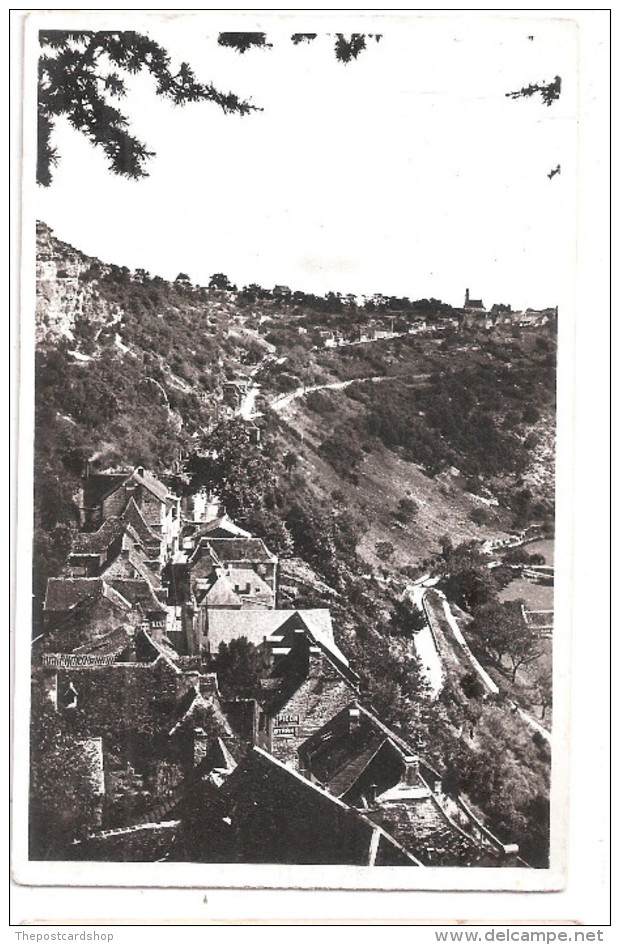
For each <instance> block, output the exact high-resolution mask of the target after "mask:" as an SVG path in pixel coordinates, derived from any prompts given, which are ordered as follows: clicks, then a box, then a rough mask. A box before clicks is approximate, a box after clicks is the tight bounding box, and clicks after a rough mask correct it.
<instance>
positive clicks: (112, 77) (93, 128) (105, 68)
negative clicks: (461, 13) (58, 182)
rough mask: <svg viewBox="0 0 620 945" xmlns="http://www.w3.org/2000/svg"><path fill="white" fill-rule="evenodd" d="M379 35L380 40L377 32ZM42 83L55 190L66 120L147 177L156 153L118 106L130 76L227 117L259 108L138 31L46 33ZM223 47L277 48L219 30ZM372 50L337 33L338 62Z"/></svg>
mask: <svg viewBox="0 0 620 945" xmlns="http://www.w3.org/2000/svg"><path fill="white" fill-rule="evenodd" d="M369 35H371V36H374V39H375V40H376V41H377V42H378V41H379V39H380V38H381V36H380V35H379V34H369ZM315 36H316V34H314V33H295V34H293V36H292V37H291V39H292V41H293V43H294V44H295V45H298V44H299V43H300V42H304V41H307V42H309V41H310V40H311V39H314V38H315ZM39 43H40V46H41V50H42V53H41V56H40V58H39V84H38V106H37V115H38V153H37V182H38V183H39V184H41V185H42V186H44V187H49V185H50V184H51V182H52V176H53V168H54V167H55V166H56V164H57V163H58V160H59V155H58V151H57V150H56V148H55V147H54V146H53V144H52V133H53V131H54V127H55V124H56V121H57V120H58V119H59V118H61V117H62V118H66V119H67V120H68V121H69V123H70V124H71V125H72V126H73V128H75V129H76V130H77V131H79V132H81V133H82V134H83V135H85V136H86V137H87V138H88V140H89V141H90V142H91V143H92V144H93V145H94V146H95V147H97V148H100V149H101V150H103V152H104V154H105V155H106V157H107V159H108V166H109V168H110V170H111V171H113V173H115V174H120V175H122V176H124V177H129V178H131V179H137V178H140V177H146V176H147V170H146V164H147V162H148V160H149V158H151V157H153V156H154V152H152V151H149V150H148V149H147V146H146V144H145V143H144V142H142V141H140V140H139V139H138V138H136V137H134V135H132V134H131V133H130V131H129V120H128V118H127V116H126V115H125V114H123V113H122V112H121V111H119V109H118V108H116V107H115V105H114V104H113V102H115V101H117V100H118V99H121V98H124V97H125V95H126V94H127V90H128V86H127V79H129V78H130V77H131V76H132V75H135V74H136V73H138V72H142V71H146V72H148V73H149V74H150V75H151V76H152V77H153V79H154V82H155V93H156V94H157V95H160V96H163V97H165V98H168V99H170V100H171V101H172V103H173V104H174V105H185V104H187V103H188V102H214V103H215V104H216V105H219V106H220V108H221V109H222V110H223V111H224V112H227V113H236V114H239V115H247V114H248V113H249V112H253V111H261V110H262V109H260V108H259V107H258V106H256V105H251V104H250V103H249V102H246V101H243V100H242V99H240V98H238V97H237V96H236V95H235V94H233V93H232V92H220V91H219V90H218V89H216V88H215V86H213V85H212V84H211V83H207V84H205V83H202V82H198V81H197V80H196V78H195V76H194V72H193V71H192V69H191V67H190V66H189V65H188V64H187V63H186V62H183V63H181V65H180V66H179V68H178V70H174V69H173V68H172V66H171V60H170V56H169V55H168V52H167V51H166V50H165V49H164V48H163V46H160V45H159V44H158V43H156V42H154V41H153V40H152V39H150V38H149V37H148V36H145V35H144V34H142V33H136V32H134V31H130V30H125V31H111V30H99V31H94V30H84V31H68V30H41V31H40V32H39ZM218 43H219V45H220V46H229V47H230V48H232V49H235V50H236V51H237V52H239V53H244V52H246V51H247V50H248V49H250V48H251V47H258V48H261V47H262V48H265V47H269V46H271V43H268V42H267V41H266V37H265V34H264V33H258V32H256V33H220V34H219V37H218ZM365 47H366V40H365V37H364V34H361V33H353V34H352V35H351V36H350V37H349V38H348V39H347V38H346V37H344V36H343V35H342V34H341V33H338V34H337V36H336V42H335V49H334V51H335V55H336V59H338V60H339V61H340V62H343V63H347V62H350V61H351V59H356V58H357V57H358V55H359V54H360V52H361V51H362V50H363V49H364V48H365Z"/></svg>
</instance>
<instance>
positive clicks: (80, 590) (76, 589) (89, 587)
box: [43, 578, 103, 613]
mask: <svg viewBox="0 0 620 945" xmlns="http://www.w3.org/2000/svg"><path fill="white" fill-rule="evenodd" d="M102 590H103V581H102V580H101V578H50V579H49V580H48V582H47V591H46V593H45V603H44V605H43V606H44V609H45V610H46V611H59V612H60V613H64V612H65V611H67V610H71V608H72V607H75V605H76V604H78V603H80V601H83V600H85V598H87V597H93V596H97V595H99V594H101V592H102Z"/></svg>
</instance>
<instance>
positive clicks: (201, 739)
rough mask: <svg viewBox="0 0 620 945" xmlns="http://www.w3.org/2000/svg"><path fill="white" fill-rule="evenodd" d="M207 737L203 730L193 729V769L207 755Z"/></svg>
mask: <svg viewBox="0 0 620 945" xmlns="http://www.w3.org/2000/svg"><path fill="white" fill-rule="evenodd" d="M207 746H208V736H207V733H206V732H205V730H204V729H203V728H200V727H199V726H197V727H196V728H195V729H194V767H197V766H198V765H199V764H200V762H201V761H204V759H205V758H206V755H207Z"/></svg>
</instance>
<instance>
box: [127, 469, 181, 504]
mask: <svg viewBox="0 0 620 945" xmlns="http://www.w3.org/2000/svg"><path fill="white" fill-rule="evenodd" d="M131 478H132V479H133V480H134V481H135V482H137V483H138V485H140V486H144V488H145V489H148V491H149V492H150V493H152V494H153V495H154V496H155V498H157V499H159V501H160V502H168V501H169V500H171V499H172V496H171V494H170V492H169V491H168V488H167V486H165V485H164V484H163V482H160V480H159V479H156V477H155V476H154V475H153V474H152V473H150V472H147V471H146V470H144V471H143V472H142V473H139V472H138V470H137V469H136V470H134V472H133V473H132V475H131Z"/></svg>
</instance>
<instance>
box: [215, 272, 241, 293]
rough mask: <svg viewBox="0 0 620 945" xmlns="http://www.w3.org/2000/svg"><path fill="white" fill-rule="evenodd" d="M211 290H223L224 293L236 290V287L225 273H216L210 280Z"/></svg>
mask: <svg viewBox="0 0 620 945" xmlns="http://www.w3.org/2000/svg"><path fill="white" fill-rule="evenodd" d="M209 288H210V289H222V290H224V291H231V290H234V288H235V287H234V285H233V284H232V282H231V281H230V279H229V278H228V276H227V275H225V274H224V273H223V272H214V273H213V275H212V276H211V278H210V279H209Z"/></svg>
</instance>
